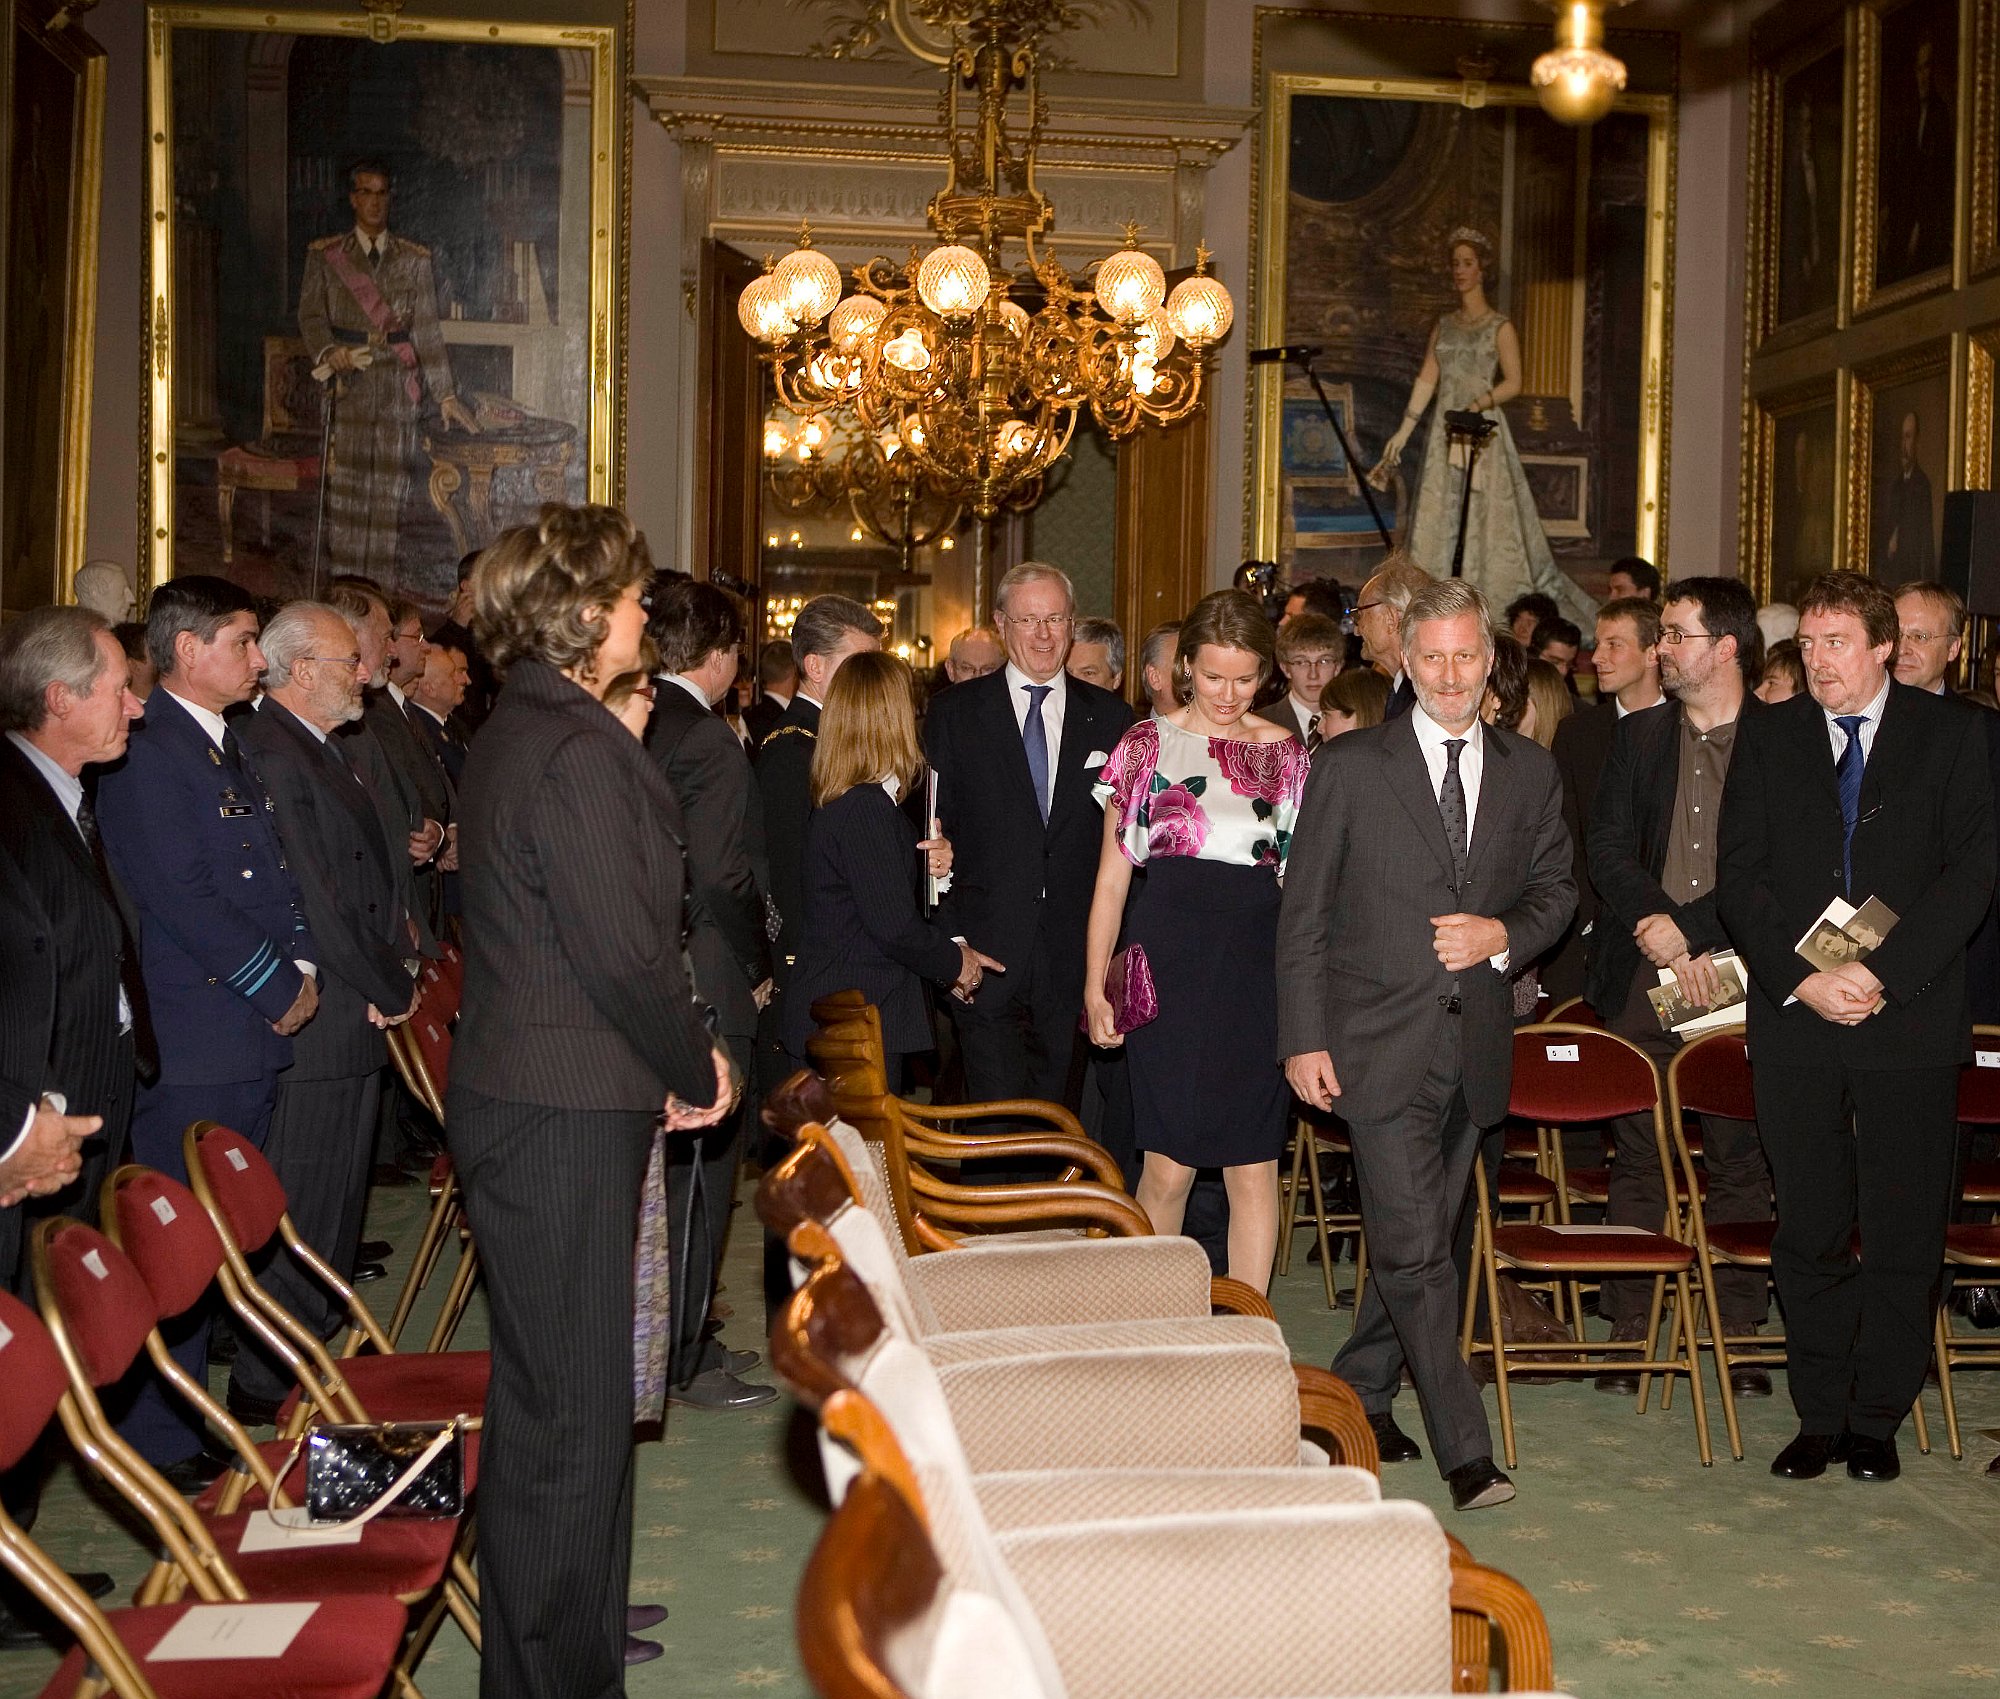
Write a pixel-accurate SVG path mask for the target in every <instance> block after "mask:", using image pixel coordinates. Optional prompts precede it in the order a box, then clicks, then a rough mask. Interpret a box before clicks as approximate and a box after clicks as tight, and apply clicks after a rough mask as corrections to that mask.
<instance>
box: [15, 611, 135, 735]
mask: <svg viewBox="0 0 2000 1699" xmlns="http://www.w3.org/2000/svg"><path fill="white" fill-rule="evenodd" d="M110 629H111V622H110V621H109V620H108V619H106V618H105V617H104V616H103V615H102V614H100V613H97V612H95V611H94V610H92V609H90V608H78V607H65V608H36V609H34V610H33V611H32V612H29V613H24V614H22V615H21V616H20V618H18V619H12V620H9V621H8V622H7V624H6V625H5V626H4V627H0V731H17V732H31V731H35V730H37V729H39V728H40V726H41V724H42V722H43V721H44V720H46V719H47V718H48V717H49V698H48V688H49V686H50V685H52V684H60V685H64V686H66V687H67V688H68V690H69V692H70V694H71V695H73V696H88V695H89V694H90V693H91V692H92V691H93V690H94V689H96V688H97V681H98V679H99V677H100V676H101V675H102V674H103V672H104V669H105V667H106V666H107V665H108V664H109V663H108V662H106V660H105V659H104V656H103V655H102V654H101V653H99V651H98V647H97V634H98V633H99V632H100V631H109V630H110Z"/></svg>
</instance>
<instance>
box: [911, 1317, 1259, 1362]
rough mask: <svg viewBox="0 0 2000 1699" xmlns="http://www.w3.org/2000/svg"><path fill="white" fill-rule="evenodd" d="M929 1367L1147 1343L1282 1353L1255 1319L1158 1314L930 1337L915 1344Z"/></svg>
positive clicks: (1126, 1347) (1142, 1346) (1138, 1347)
mask: <svg viewBox="0 0 2000 1699" xmlns="http://www.w3.org/2000/svg"><path fill="white" fill-rule="evenodd" d="M920 1343H921V1344H922V1346H923V1351H924V1355H925V1356H926V1357H928V1358H930V1360H931V1366H932V1367H933V1368H935V1369H942V1368H945V1367H947V1366H948V1365H950V1364H953V1363H988V1362H993V1361H995V1360H997V1359H999V1358H1003V1357H1041V1356H1047V1355H1049V1354H1051V1353H1053V1352H1057V1351H1137V1350H1143V1349H1145V1348H1146V1347H1147V1346H1152V1345H1256V1346H1261V1347H1263V1348H1264V1349H1265V1350H1268V1351H1276V1352H1278V1353H1280V1354H1282V1353H1283V1352H1284V1351H1285V1334H1284V1330H1283V1329H1282V1328H1281V1327H1279V1326H1278V1324H1277V1323H1276V1322H1274V1321H1265V1320H1264V1319H1263V1318H1262V1317H1260V1316H1161V1317H1157V1318H1153V1319H1148V1320H1144V1321H1086V1322H1073V1323H1067V1324H1065V1325H1062V1326H1059V1327H993V1328H987V1329H984V1330H983V1331H980V1332H977V1333H930V1334H926V1335H925V1336H924V1337H923V1339H922V1341H921V1342H920Z"/></svg>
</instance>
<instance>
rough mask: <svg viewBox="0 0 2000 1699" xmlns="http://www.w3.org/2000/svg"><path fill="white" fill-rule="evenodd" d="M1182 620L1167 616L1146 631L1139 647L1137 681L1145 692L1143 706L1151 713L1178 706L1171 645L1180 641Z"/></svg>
mask: <svg viewBox="0 0 2000 1699" xmlns="http://www.w3.org/2000/svg"><path fill="white" fill-rule="evenodd" d="M1180 633H1181V622H1180V621H1179V620H1177V619H1170V620H1168V621H1167V622H1166V624H1164V625H1156V626H1154V627H1153V629H1152V630H1151V631H1149V632H1147V633H1146V641H1145V642H1144V643H1142V644H1141V645H1140V646H1139V683H1140V684H1141V686H1142V687H1143V688H1144V690H1145V692H1146V707H1147V710H1148V712H1150V713H1154V714H1171V713H1172V712H1173V711H1174V710H1175V709H1176V708H1178V707H1179V706H1180V700H1179V698H1177V697H1176V696H1175V695H1174V645H1175V644H1176V643H1178V642H1179V641H1180Z"/></svg>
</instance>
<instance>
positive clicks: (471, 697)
mask: <svg viewBox="0 0 2000 1699" xmlns="http://www.w3.org/2000/svg"><path fill="white" fill-rule="evenodd" d="M478 560H479V551H478V550H477V549H474V550H473V551H472V552H471V553H470V554H467V555H462V556H460V557H459V562H458V589H457V591H456V592H455V593H454V594H453V596H452V598H451V606H450V607H449V608H447V609H446V610H445V616H444V618H443V619H441V620H440V621H438V623H437V626H436V628H435V629H434V630H433V631H432V632H431V634H430V637H429V639H428V641H429V642H430V643H431V644H432V645H433V646H435V647H450V648H455V649H457V650H459V651H460V653H462V654H463V655H464V656H465V667H466V683H465V700H464V702H463V703H461V704H460V706H459V710H458V717H459V720H460V722H461V723H462V724H463V725H464V727H465V732H466V736H467V737H470V736H471V735H472V734H473V733H474V732H476V731H477V730H478V729H479V723H480V721H482V720H484V719H485V718H486V716H487V715H488V714H490V713H491V712H492V711H493V698H494V696H495V695H496V694H498V692H499V688H500V687H499V684H498V683H497V681H496V680H495V679H494V677H493V669H492V668H491V667H490V666H488V665H487V664H486V658H485V656H483V655H482V654H480V652H479V640H478V639H477V638H476V637H474V636H473V635H472V569H473V567H474V566H475V565H476V564H477V563H478Z"/></svg>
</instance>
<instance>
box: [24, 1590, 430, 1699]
mask: <svg viewBox="0 0 2000 1699" xmlns="http://www.w3.org/2000/svg"><path fill="white" fill-rule="evenodd" d="M195 1608H197V1607H195V1606H193V1605H189V1604H178V1605H149V1606H146V1607H144V1608H143V1609H137V1610H122V1611H112V1612H110V1613H109V1614H108V1620H109V1621H110V1623H111V1628H112V1632H113V1633H115V1634H116V1635H117V1636H118V1638H119V1641H120V1642H121V1643H122V1644H123V1645H124V1646H125V1648H126V1650H127V1651H129V1652H130V1653H131V1654H132V1656H133V1661H134V1662H136V1663H137V1664H138V1665H139V1666H140V1668H141V1669H142V1670H143V1671H144V1673H145V1676H146V1679H147V1680H148V1681H149V1682H151V1683H152V1685H153V1690H154V1692H156V1693H157V1694H158V1695H159V1699H230V1695H232V1694H239V1693H241V1694H257V1695H259V1696H260V1699H375V1696H376V1695H377V1694H378V1693H380V1692H381V1690H382V1685H383V1683H384V1682H385V1681H386V1680H387V1679H388V1675H389V1671H390V1669H391V1668H392V1667H393V1665H394V1664H395V1662H396V1653H397V1651H398V1649H399V1648H400V1647H401V1645H402V1640H403V1625H404V1620H405V1616H406V1613H405V1611H404V1609H403V1607H402V1606H401V1605H399V1604H397V1603H396V1601H395V1600H394V1599H362V1598H339V1599H323V1600H321V1601H320V1606H319V1609H318V1610H316V1611H314V1612H313V1614H312V1616H311V1617H310V1619H308V1621H307V1622H306V1625H305V1626H304V1627H303V1628H301V1629H300V1630H299V1632H298V1634H297V1636H296V1637H295V1638H294V1639H293V1641H292V1643H291V1645H290V1647H289V1648H287V1650H286V1652H285V1655H284V1656H283V1657H282V1658H206V1659H197V1660H192V1661H190V1662H187V1663H162V1664H149V1663H147V1662H146V1654H147V1653H148V1652H150V1651H151V1650H152V1649H153V1648H154V1647H155V1646H156V1645H158V1644H159V1643H160V1641H161V1640H162V1639H164V1638H165V1637H166V1633H167V1630H168V1629H170V1628H172V1627H173V1625H174V1624H175V1623H177V1622H179V1621H180V1619H181V1618H182V1617H184V1616H186V1615H187V1613H188V1612H189V1611H190V1610H193V1609H195ZM208 1608H213V1607H208ZM84 1669H85V1657H84V1651H83V1648H82V1647H81V1646H72V1647H71V1648H70V1651H69V1656H68V1657H66V1658H64V1659H63V1661H62V1664H61V1665H60V1667H59V1668H58V1669H57V1670H56V1673H55V1677H54V1679H53V1680H51V1681H50V1682H49V1684H48V1685H47V1686H46V1687H44V1688H43V1689H42V1699H67V1695H68V1694H70V1693H71V1692H73V1691H74V1690H75V1688H76V1685H77V1683H78V1682H80V1681H81V1680H82V1679H83V1676H84Z"/></svg>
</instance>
